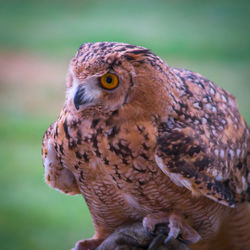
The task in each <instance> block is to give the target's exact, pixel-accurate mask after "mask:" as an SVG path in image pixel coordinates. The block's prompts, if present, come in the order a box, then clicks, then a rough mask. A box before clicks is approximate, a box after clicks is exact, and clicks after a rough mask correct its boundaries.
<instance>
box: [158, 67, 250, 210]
mask: <svg viewBox="0 0 250 250" xmlns="http://www.w3.org/2000/svg"><path fill="white" fill-rule="evenodd" d="M174 72H175V73H176V74H177V76H179V78H180V79H181V81H182V83H183V89H185V93H184V94H183V95H182V101H183V102H181V103H179V104H180V105H179V106H180V107H181V108H182V109H180V110H176V115H175V116H173V117H171V118H168V120H165V121H160V122H158V139H157V145H156V149H155V160H156V162H157V164H158V166H159V167H160V168H161V169H162V171H163V172H164V173H165V174H166V175H167V176H169V178H170V179H171V180H172V181H173V182H174V183H175V184H176V185H178V186H184V187H186V188H187V189H189V190H190V191H192V193H193V194H199V195H204V196H206V197H208V198H210V199H213V200H215V201H217V202H219V203H221V204H224V205H227V206H230V207H234V206H236V203H238V202H244V201H247V200H248V201H249V200H250V164H249V161H250V160H247V154H250V152H247V148H250V145H249V144H250V139H249V130H248V127H247V124H246V123H245V121H244V119H243V118H242V117H241V115H240V114H239V112H238V109H237V108H236V107H237V106H236V104H235V99H234V98H233V97H232V96H231V95H230V94H229V93H227V92H226V91H224V90H222V89H221V88H219V87H217V86H215V85H214V84H213V83H212V82H210V81H208V80H207V79H205V78H203V77H202V76H201V75H199V74H197V73H193V72H190V71H185V70H178V69H174ZM211 89H212V90H211ZM213 109H214V110H213ZM249 151H250V150H249ZM248 158H250V157H248ZM247 161H248V163H247Z"/></svg>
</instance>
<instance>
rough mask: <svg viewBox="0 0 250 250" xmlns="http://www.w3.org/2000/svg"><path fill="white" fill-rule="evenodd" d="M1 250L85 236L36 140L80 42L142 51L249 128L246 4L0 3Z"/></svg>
mask: <svg viewBox="0 0 250 250" xmlns="http://www.w3.org/2000/svg"><path fill="white" fill-rule="evenodd" d="M0 3H1V8H0V30H1V31H0V167H1V169H0V197H1V198H0V248H1V249H2V250H3V249H20V250H21V249H39V250H40V249H58V250H59V249H60V250H62V249H70V247H73V245H74V243H75V241H77V240H79V239H81V238H86V237H91V236H92V234H93V225H92V222H91V218H90V214H89V212H88V210H87V208H86V205H85V203H84V201H83V199H82V198H81V197H80V196H76V197H70V196H66V195H63V194H61V193H59V192H57V191H55V190H52V189H50V188H49V187H48V186H47V185H46V184H45V182H44V179H43V174H44V173H43V172H44V170H43V167H42V161H41V155H40V152H41V140H42V136H43V133H44V131H45V130H46V129H47V127H48V125H49V124H50V123H51V122H52V121H54V120H55V119H56V117H57V115H58V114H59V112H60V109H61V107H62V105H63V102H64V82H65V76H66V72H67V64H68V62H69V60H70V58H71V57H72V56H73V55H74V53H75V52H76V50H77V48H78V47H79V45H80V44H81V43H84V42H90V41H121V42H126V43H132V44H137V45H142V46H145V47H147V48H149V49H151V50H152V51H153V52H155V53H156V54H158V55H159V56H161V57H162V58H164V59H165V60H166V61H167V63H168V64H169V65H172V66H178V67H183V68H188V69H191V70H194V71H197V72H199V73H202V74H203V75H205V76H206V77H208V78H209V79H211V80H213V81H214V82H215V83H216V84H218V85H220V86H223V87H224V88H225V89H226V90H228V91H230V92H231V93H233V94H234V95H235V96H236V97H237V99H238V103H239V108H240V110H241V112H242V114H243V115H244V117H245V119H246V120H247V122H248V123H250V105H249V97H250V83H249V78H250V73H249V66H250V47H249V44H250V32H249V30H250V21H249V17H250V4H249V3H250V2H249V1H239V0H238V1H235V0H232V1H231V0H227V1H218V0H216V1H215V0H210V1H187V0H172V1H163V0H162V1H160V0H154V1H153V0H151V1H147V0H127V1H110V0H107V1H101V0H99V1H97V0H96V1H95V0H92V1H91V0H85V1H66V0H65V1H62V0H61V1H52V0H50V1H1V2H0Z"/></svg>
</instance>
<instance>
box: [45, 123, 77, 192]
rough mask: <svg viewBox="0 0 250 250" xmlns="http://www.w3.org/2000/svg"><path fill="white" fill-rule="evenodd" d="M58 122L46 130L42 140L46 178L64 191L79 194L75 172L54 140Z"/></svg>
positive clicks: (50, 183)
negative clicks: (62, 159)
mask: <svg viewBox="0 0 250 250" xmlns="http://www.w3.org/2000/svg"><path fill="white" fill-rule="evenodd" d="M56 127H57V123H56V122H55V123H53V124H52V125H51V126H50V127H49V128H48V129H47V131H46V132H45V134H44V137H43V142H42V157H43V165H44V167H45V180H46V182H47V183H48V184H49V185H50V186H51V187H52V188H55V189H57V190H59V191H61V192H63V193H66V194H70V195H75V194H79V193H80V191H79V188H78V185H77V182H76V179H75V177H74V175H73V173H72V172H71V171H70V170H69V169H67V168H66V167H65V166H64V165H63V163H62V161H61V160H60V156H58V154H57V150H58V148H59V150H60V146H59V147H58V145H57V144H56V142H55V141H54V138H55V133H56Z"/></svg>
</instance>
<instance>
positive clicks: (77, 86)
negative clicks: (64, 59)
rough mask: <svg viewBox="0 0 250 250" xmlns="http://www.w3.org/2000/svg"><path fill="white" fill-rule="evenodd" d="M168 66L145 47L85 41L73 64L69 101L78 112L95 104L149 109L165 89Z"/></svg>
mask: <svg viewBox="0 0 250 250" xmlns="http://www.w3.org/2000/svg"><path fill="white" fill-rule="evenodd" d="M164 67H165V63H164V62H163V61H162V60H161V59H160V58H159V57H157V56H156V55H154V54H153V53H152V52H150V51H149V50H148V49H145V48H143V47H138V46H134V45H128V44H123V43H109V42H103V43H88V44H84V45H82V46H81V47H80V48H79V50H78V52H77V54H76V56H75V57H74V58H73V59H72V61H71V63H70V67H69V77H68V83H67V93H66V103H67V105H68V106H69V107H70V109H72V110H75V111H76V112H81V111H83V110H86V109H88V108H91V107H92V108H93V107H98V110H100V109H101V110H104V111H114V110H117V109H120V108H123V107H124V106H125V105H131V104H132V106H133V108H134V110H136V113H141V112H147V111H148V110H149V108H150V109H152V107H154V106H155V105H156V103H154V101H155V100H156V99H157V98H156V97H159V94H158V93H159V92H161V91H164V90H163V89H161V87H162V86H161V83H162V82H163V80H162V79H161V78H162V77H164V74H163V73H162V72H164V70H165V68H164ZM163 68H164V69H163ZM158 99H159V98H158ZM158 103H159V101H158Z"/></svg>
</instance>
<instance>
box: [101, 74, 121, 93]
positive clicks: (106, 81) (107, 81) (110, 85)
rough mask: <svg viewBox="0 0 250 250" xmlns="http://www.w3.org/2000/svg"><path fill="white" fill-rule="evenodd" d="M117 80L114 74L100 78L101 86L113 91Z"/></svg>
mask: <svg viewBox="0 0 250 250" xmlns="http://www.w3.org/2000/svg"><path fill="white" fill-rule="evenodd" d="M118 83H119V80H118V77H117V76H116V75H115V74H112V73H107V74H105V75H103V76H102V77H101V85H102V87H103V88H104V89H108V90H111V89H114V88H116V87H117V86H118Z"/></svg>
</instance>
